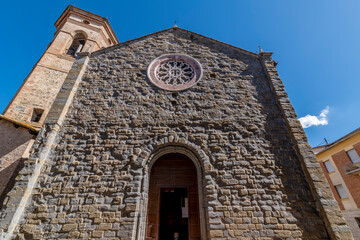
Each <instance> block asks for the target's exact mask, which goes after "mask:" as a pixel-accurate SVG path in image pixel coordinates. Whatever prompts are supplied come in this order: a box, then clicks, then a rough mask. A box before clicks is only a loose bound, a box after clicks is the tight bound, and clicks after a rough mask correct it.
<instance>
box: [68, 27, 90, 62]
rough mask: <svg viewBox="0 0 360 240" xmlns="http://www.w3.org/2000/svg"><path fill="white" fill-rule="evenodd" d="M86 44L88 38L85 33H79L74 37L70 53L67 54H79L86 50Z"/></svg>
mask: <svg viewBox="0 0 360 240" xmlns="http://www.w3.org/2000/svg"><path fill="white" fill-rule="evenodd" d="M85 42H86V36H85V34H83V33H77V34H75V36H74V40H73V42H72V44H71V46H70V47H69V49H68V51H67V53H66V54H68V55H71V56H74V57H75V54H76V53H77V52H81V51H82V50H83V48H84V45H85Z"/></svg>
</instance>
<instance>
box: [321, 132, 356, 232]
mask: <svg viewBox="0 0 360 240" xmlns="http://www.w3.org/2000/svg"><path fill="white" fill-rule="evenodd" d="M321 149H322V150H321V151H320V152H318V153H317V154H316V157H317V159H318V160H319V162H320V164H321V166H322V170H323V172H324V174H325V176H326V178H327V180H328V182H329V184H330V186H331V190H332V192H333V194H334V196H335V199H336V200H337V202H338V203H339V206H340V208H341V210H342V213H343V215H344V217H345V219H346V221H347V223H348V226H349V227H350V229H351V231H352V233H353V235H354V238H355V239H360V226H359V223H358V222H357V221H356V220H355V218H358V219H359V220H360V209H359V206H360V175H359V172H360V171H359V170H360V169H359V167H360V163H357V164H353V163H352V162H351V159H350V158H349V156H348V155H347V153H346V152H347V151H349V150H351V149H355V151H356V152H357V153H358V155H359V156H360V129H357V130H355V131H354V132H352V133H349V136H344V137H343V138H341V139H339V140H338V141H335V142H334V143H333V144H330V145H326V146H323V147H321ZM326 161H330V162H331V164H332V166H333V167H334V169H335V171H334V172H331V173H329V172H328V171H327V169H326V167H325V164H324V162H326ZM351 171H353V172H351ZM336 185H342V186H343V188H344V189H345V191H346V194H347V197H346V198H343V199H341V198H340V196H339V194H338V192H337V191H336V188H335V186H336Z"/></svg>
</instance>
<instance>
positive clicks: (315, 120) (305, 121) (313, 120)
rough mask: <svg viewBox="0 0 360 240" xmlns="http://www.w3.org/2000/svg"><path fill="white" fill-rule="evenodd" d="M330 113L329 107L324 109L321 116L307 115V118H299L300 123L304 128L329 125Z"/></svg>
mask: <svg viewBox="0 0 360 240" xmlns="http://www.w3.org/2000/svg"><path fill="white" fill-rule="evenodd" d="M328 113H329V106H327V107H326V108H324V109H323V110H322V111H321V113H320V115H319V116H312V115H306V116H305V117H301V118H299V121H300V123H301V125H302V126H303V128H308V127H311V126H319V125H328V120H327V115H328Z"/></svg>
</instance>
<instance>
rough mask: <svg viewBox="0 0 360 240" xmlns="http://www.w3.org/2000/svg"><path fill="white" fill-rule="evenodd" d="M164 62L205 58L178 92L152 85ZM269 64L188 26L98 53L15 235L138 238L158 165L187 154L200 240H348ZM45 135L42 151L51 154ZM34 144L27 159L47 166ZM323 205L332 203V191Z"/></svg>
mask: <svg viewBox="0 0 360 240" xmlns="http://www.w3.org/2000/svg"><path fill="white" fill-rule="evenodd" d="M166 53H183V54H188V55H190V56H192V57H194V58H195V59H197V60H198V61H199V62H200V63H201V64H202V67H203V70H204V73H203V78H202V80H201V81H200V82H199V83H198V84H197V85H195V86H193V87H192V88H190V89H188V90H185V91H181V92H168V91H164V90H161V89H159V88H157V87H155V86H154V85H152V84H151V83H150V81H149V80H148V79H147V77H146V69H147V67H148V65H149V64H150V62H151V61H152V60H153V59H154V58H156V57H158V56H160V55H162V54H166ZM261 61H262V60H261V58H260V57H259V56H258V55H256V54H253V53H249V52H246V51H243V50H239V49H237V48H235V47H231V46H228V45H226V44H223V43H220V42H217V41H214V40H211V39H208V38H205V37H200V36H198V35H196V34H193V33H190V32H187V31H184V30H181V29H170V30H166V31H163V32H159V33H157V34H153V35H150V36H147V37H144V38H141V39H137V40H134V41H130V42H127V43H124V44H121V45H118V46H113V47H110V48H107V49H104V50H100V51H98V52H96V53H94V54H93V55H92V56H91V59H90V62H89V64H88V67H87V71H86V73H85V75H84V77H83V79H82V82H81V84H80V86H79V89H78V91H77V95H76V96H75V99H74V102H73V104H72V105H71V107H70V110H69V112H68V113H67V116H66V118H65V122H64V124H63V126H62V127H61V128H60V130H59V134H58V135H57V137H56V146H54V149H53V150H52V151H51V154H50V155H49V156H50V158H49V159H48V160H47V161H44V165H43V167H42V168H41V169H42V171H41V173H40V175H39V178H38V181H37V184H36V185H35V187H34V189H33V192H32V195H31V198H30V199H29V202H28V205H27V208H26V210H25V212H24V215H23V217H22V218H21V221H20V222H19V224H20V225H19V228H18V229H17V230H18V232H16V233H17V235H18V236H19V237H24V238H27V239H28V238H31V237H32V238H35V239H53V238H104V239H119V238H120V239H141V236H144V232H143V231H144V229H145V228H144V227H143V225H144V223H145V220H146V216H145V214H144V212H145V213H146V204H147V191H148V190H147V184H148V177H149V163H150V162H151V161H152V156H153V154H154V152H156V151H158V150H159V149H163V148H166V147H172V148H174V149H176V147H180V146H181V147H182V148H185V149H187V151H189V152H190V153H191V154H193V155H194V156H196V158H197V160H198V166H199V167H198V169H200V171H201V174H200V177H201V179H200V182H201V183H202V185H203V186H201V188H200V189H199V191H201V193H199V194H200V195H202V196H203V198H200V199H203V201H202V202H200V206H201V208H203V209H204V218H203V220H204V221H205V234H206V236H204V234H203V236H202V238H205V237H207V238H209V239H264V240H265V239H285V238H289V239H297V238H301V239H327V238H330V237H331V238H333V239H352V237H351V234H350V235H349V231H348V228H347V226H346V225H345V223H344V219H343V218H342V216H341V214H340V215H339V216H337V215H336V216H330V217H333V218H336V219H339V220H338V221H337V222H336V223H334V222H333V221H330V223H329V220H327V219H326V218H327V217H329V216H327V215H326V213H324V212H322V213H323V215H321V213H320V212H319V210H321V211H322V209H323V208H321V207H320V209H319V205H317V203H319V199H318V198H314V195H313V194H315V193H316V190H317V189H318V187H319V184H325V182H324V181H325V178H324V176H323V175H322V173H321V170H320V167H319V165H318V164H317V165H313V166H312V167H313V168H314V169H318V170H319V171H318V173H319V174H320V175H314V174H313V173H314V171H311V174H310V175H309V173H308V172H306V171H305V172H304V170H303V168H305V169H306V167H308V166H310V165H309V164H308V163H307V164H303V166H302V164H301V163H300V162H301V161H304V159H303V158H301V157H299V154H300V155H301V154H303V152H301V151H302V150H303V148H300V151H297V150H299V145H296V144H295V143H297V144H300V143H299V142H296V141H298V139H296V138H294V134H295V135H296V134H297V133H296V132H289V130H290V129H292V128H291V127H292V126H293V125H291V123H290V125H289V123H288V122H287V121H288V119H287V117H288V116H289V112H290V113H293V110H292V109H287V111H289V112H286V111H284V109H283V105H281V104H279V102H278V101H277V99H278V98H279V97H278V96H277V95H276V94H277V93H278V92H276V91H277V90H276V89H275V90H274V86H273V83H274V82H272V83H271V84H270V80H271V76H270V79H269V75H266V72H265V71H264V65H263V64H262V62H261ZM264 61H266V59H265V60H264ZM263 63H264V62H263ZM265 64H267V63H266V62H265ZM265 69H266V66H265ZM275 96H276V97H275ZM283 97H285V98H286V99H287V97H286V96H285V95H283ZM290 106H291V105H290ZM295 119H296V115H295ZM50 127H51V126H50V125H49V128H50ZM300 128H301V127H300ZM46 131H47V129H43V131H42V133H41V134H40V135H39V137H38V139H37V143H36V146H41V144H43V145H45V144H44V143H43V141H45V140H46ZM299 134H303V133H301V132H300V133H299ZM305 141H306V137H305ZM36 146H35V147H34V154H33V158H30V160H29V161H32V162H34V161H36V158H39V157H41V156H40V155H41V154H39V152H38V150H37V149H36ZM310 154H312V152H310ZM301 156H302V155H301ZM312 156H313V155H312ZM305 160H306V159H305ZM29 164H31V162H29ZM310 167H311V166H310ZM23 174H25V172H24V173H23ZM21 177H22V176H21V175H20V176H19V178H21ZM311 177H312V178H317V181H316V184H315V186H314V184H313V183H312V182H311V184H310V185H309V183H308V182H307V181H306V179H308V180H309V179H310V178H311ZM327 187H328V186H327ZM328 191H330V190H329V189H328ZM324 193H326V192H324ZM320 194H321V193H320ZM321 200H324V201H323V203H324V204H327V202H326V201H329V202H331V201H334V202H335V203H336V201H335V200H334V199H333V197H332V195H331V192H330V195H326V194H325V195H324V196H321ZM337 210H338V211H337V212H336V209H335V210H334V211H333V212H330V214H332V213H338V212H340V211H339V209H338V207H337ZM323 218H325V219H326V224H327V225H328V226H330V229H331V228H332V227H333V226H334V225H336V226H338V225H339V226H340V229H335V230H334V231H336V232H337V235H336V234H334V233H332V232H331V233H330V236H329V235H328V233H327V230H326V227H325V225H326V224H325V223H324V220H323ZM341 220H342V221H341ZM328 229H329V228H328ZM5 231H6V229H5Z"/></svg>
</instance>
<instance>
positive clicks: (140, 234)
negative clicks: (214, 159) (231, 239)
mask: <svg viewBox="0 0 360 240" xmlns="http://www.w3.org/2000/svg"><path fill="white" fill-rule="evenodd" d="M150 149H151V150H150ZM146 150H150V151H146V156H145V157H144V161H143V163H142V165H143V169H144V172H143V181H142V184H141V185H142V186H141V191H142V195H141V201H140V208H139V215H138V219H137V223H138V224H137V228H136V233H137V236H136V239H137V240H140V239H144V237H145V229H146V227H145V226H146V220H147V219H146V217H147V216H146V214H147V204H148V190H149V184H150V173H151V169H152V166H153V164H154V163H155V162H156V161H157V160H158V159H159V158H161V157H163V156H165V155H168V154H171V153H177V154H181V155H184V156H185V157H187V158H189V159H190V160H191V161H192V162H193V163H194V165H195V168H196V172H197V184H198V194H199V196H198V199H199V212H200V231H201V239H206V236H207V225H206V219H207V216H206V212H207V211H205V208H206V207H207V205H206V204H205V194H204V187H205V168H207V166H210V164H209V157H208V156H207V155H206V154H205V153H204V151H203V150H202V149H200V147H198V146H197V145H195V144H193V143H191V142H189V141H187V140H185V139H182V138H178V137H177V136H173V135H172V136H169V137H164V138H162V139H161V140H160V141H157V142H155V143H154V144H153V145H149V147H148V149H146ZM143 153H144V152H143Z"/></svg>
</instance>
